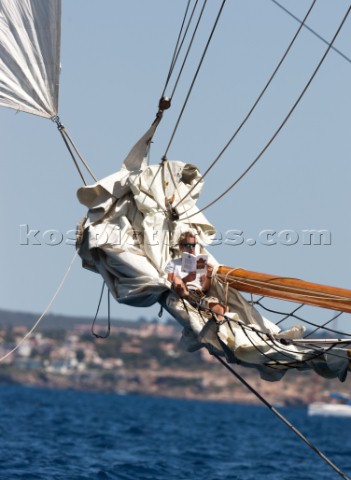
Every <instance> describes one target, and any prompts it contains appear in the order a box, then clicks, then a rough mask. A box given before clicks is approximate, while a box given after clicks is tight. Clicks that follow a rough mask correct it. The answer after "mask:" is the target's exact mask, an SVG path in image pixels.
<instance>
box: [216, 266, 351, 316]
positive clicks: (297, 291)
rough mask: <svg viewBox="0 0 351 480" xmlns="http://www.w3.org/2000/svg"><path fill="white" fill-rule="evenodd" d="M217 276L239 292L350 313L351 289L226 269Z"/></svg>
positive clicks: (239, 269) (221, 269)
mask: <svg viewBox="0 0 351 480" xmlns="http://www.w3.org/2000/svg"><path fill="white" fill-rule="evenodd" d="M217 277H218V278H219V279H220V280H222V281H223V282H226V283H227V284H228V285H229V286H230V287H233V288H235V289H236V290H239V291H240V292H247V293H252V294H257V295H264V296H266V297H272V298H277V299H281V300H289V301H291V302H298V303H304V304H306V305H314V306H318V307H323V308H329V309H331V310H338V311H342V312H346V313H351V290H347V289H343V288H337V287H331V286H327V285H320V284H318V283H311V282H306V281H304V280H299V279H296V278H287V277H279V276H277V275H270V274H266V273H258V272H251V271H248V270H244V269H243V268H230V267H225V266H220V267H219V268H218V271H217Z"/></svg>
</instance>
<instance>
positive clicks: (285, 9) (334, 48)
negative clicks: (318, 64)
mask: <svg viewBox="0 0 351 480" xmlns="http://www.w3.org/2000/svg"><path fill="white" fill-rule="evenodd" d="M271 1H272V2H273V3H275V4H276V5H277V6H278V7H279V8H281V9H282V10H284V12H286V13H287V14H288V15H290V17H292V18H293V19H294V20H296V21H298V22H299V23H301V20H300V19H299V18H298V17H296V16H295V15H294V14H293V13H291V12H290V11H289V10H288V9H287V8H285V7H283V5H281V4H280V3H279V2H277V1H276V0H271ZM304 27H305V28H307V30H309V31H310V32H311V33H313V35H315V36H316V37H317V38H319V39H320V40H322V42H324V43H325V44H327V45H329V42H328V40H326V39H325V38H323V37H322V36H321V35H319V33H317V32H316V31H315V30H312V28H311V27H309V26H308V25H304ZM331 48H332V49H333V50H334V52H336V53H338V54H339V55H341V56H342V57H343V58H344V59H345V60H347V61H348V62H349V63H351V58H349V57H347V56H346V55H345V54H344V53H342V52H341V51H340V50H338V49H337V48H336V47H334V46H332V47H331Z"/></svg>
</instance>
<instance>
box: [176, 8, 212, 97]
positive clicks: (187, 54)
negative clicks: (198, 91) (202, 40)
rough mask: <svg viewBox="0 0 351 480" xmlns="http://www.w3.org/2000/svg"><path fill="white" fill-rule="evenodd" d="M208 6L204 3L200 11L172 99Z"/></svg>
mask: <svg viewBox="0 0 351 480" xmlns="http://www.w3.org/2000/svg"><path fill="white" fill-rule="evenodd" d="M206 4H207V0H205V1H204V4H203V6H202V9H201V11H200V15H199V18H198V20H197V22H196V25H195V28H194V31H193V34H192V36H191V39H190V42H189V45H188V48H187V51H186V53H185V56H184V60H183V63H182V66H181V67H180V70H179V73H178V77H177V80H176V81H175V84H174V87H173V90H172V93H171V97H172V98H173V96H174V94H175V91H176V89H177V86H178V83H179V80H180V77H181V74H182V72H183V70H184V67H185V64H186V61H187V59H188V56H189V53H190V50H191V47H192V46H193V43H194V39H195V35H196V32H197V30H198V28H199V25H200V21H201V18H202V15H203V13H204V11H205V7H206Z"/></svg>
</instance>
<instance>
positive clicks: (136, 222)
mask: <svg viewBox="0 0 351 480" xmlns="http://www.w3.org/2000/svg"><path fill="white" fill-rule="evenodd" d="M153 131H154V130H153V127H151V128H150V129H149V130H148V131H147V132H146V133H145V134H144V135H143V137H142V138H141V139H140V140H139V142H137V144H136V145H135V146H134V147H133V149H132V150H131V152H130V154H129V155H128V156H127V158H126V160H125V161H124V162H123V164H122V168H121V170H120V171H118V172H116V173H114V174H112V175H110V176H109V177H106V178H104V179H102V180H100V181H98V182H97V183H95V184H94V185H91V186H86V187H82V188H81V189H79V190H78V198H79V200H80V202H81V203H82V204H83V205H85V206H86V207H88V213H87V216H86V217H85V218H84V219H83V220H82V222H81V224H80V228H79V235H78V239H77V248H78V252H79V255H80V256H81V257H82V260H83V266H84V267H85V268H88V269H90V270H92V271H94V272H97V273H100V274H101V276H102V277H103V278H104V280H105V282H106V284H107V286H108V288H109V290H110V292H111V293H112V295H113V296H114V297H115V298H116V300H117V301H118V302H120V303H124V304H128V305H131V306H137V307H144V306H149V305H152V304H154V303H156V302H159V303H160V304H161V305H162V306H163V307H164V308H165V309H166V310H167V311H168V312H169V313H170V314H171V315H172V316H173V317H174V318H175V319H176V320H177V321H178V322H179V323H180V324H181V325H182V326H183V334H182V338H181V344H182V345H183V347H184V348H185V349H186V350H188V351H195V350H197V349H200V348H203V347H205V348H207V349H208V350H209V352H212V353H216V354H218V355H222V356H225V357H226V359H227V361H228V362H231V363H240V364H241V365H244V366H247V367H252V368H256V369H257V370H258V372H259V373H260V375H261V377H262V378H263V379H265V380H269V381H277V380H280V379H281V378H282V377H283V375H284V374H285V373H286V371H287V370H288V369H290V368H297V369H301V370H303V369H314V370H315V371H316V372H317V373H318V374H320V375H321V376H323V377H326V378H332V377H338V378H339V379H340V380H342V381H343V380H345V378H346V374H347V372H348V370H349V368H350V362H349V359H350V358H351V350H349V349H347V348H335V347H333V348H331V347H330V346H329V347H326V348H323V347H322V348H318V349H317V350H316V348H312V347H306V346H301V345H296V344H289V343H287V342H286V341H282V339H283V340H286V339H288V340H289V339H294V338H301V336H302V334H303V328H302V327H301V326H300V325H298V326H297V327H294V328H292V329H290V330H288V331H281V329H280V328H279V327H278V326H276V325H275V324H274V323H273V322H270V321H269V320H268V319H266V318H264V317H262V316H261V314H260V313H259V312H258V310H256V309H255V308H254V307H253V306H252V305H251V304H250V303H248V302H247V301H246V299H245V298H244V297H243V296H242V295H241V294H240V293H239V292H238V291H237V290H236V289H234V288H232V287H231V286H230V285H228V284H227V283H226V282H225V281H223V280H222V279H221V278H220V277H219V276H215V277H214V280H213V282H212V286H211V289H210V291H209V292H208V293H209V295H211V296H212V295H213V296H215V297H217V298H220V299H222V300H223V302H224V303H225V304H226V305H228V307H229V313H228V314H226V319H225V321H223V322H221V323H220V324H219V323H217V322H216V321H215V320H214V319H213V318H209V317H211V316H209V315H206V312H204V311H202V310H199V309H198V308H197V307H195V306H193V305H191V304H190V303H189V302H187V301H185V300H183V299H180V298H179V297H178V296H177V295H176V294H175V293H174V292H173V290H172V288H171V284H170V282H169V281H168V280H167V275H166V273H165V267H166V265H167V263H168V262H169V260H170V259H171V257H172V255H173V254H174V253H176V245H177V240H178V238H179V235H180V234H181V233H182V232H186V231H192V232H193V233H194V234H196V235H197V248H198V251H197V252H196V253H207V254H208V255H209V258H210V259H209V261H210V262H211V263H212V264H213V265H214V266H215V269H218V267H219V265H218V262H217V261H216V260H215V259H214V258H213V257H212V255H210V254H209V252H208V251H207V250H206V245H208V244H209V242H210V240H211V236H212V235H213V234H214V233H215V229H214V227H213V226H212V225H211V224H210V223H209V221H208V220H207V219H206V217H205V216H204V215H203V214H202V213H201V212H199V210H198V208H197V207H196V201H197V199H198V197H199V195H200V192H201V189H202V187H203V180H202V178H201V175H200V172H199V170H198V169H197V167H196V166H195V165H193V164H190V163H183V162H180V161H163V162H162V163H161V164H160V165H147V162H146V160H145V155H146V150H147V146H148V144H149V142H150V135H151V136H152V134H153ZM192 187H195V188H194V189H193V190H192ZM188 193H189V195H187V194H188ZM178 202H179V203H178ZM173 205H177V211H175V210H174V208H173ZM178 215H179V216H180V217H181V220H180V219H179V216H178ZM188 217H189V218H188Z"/></svg>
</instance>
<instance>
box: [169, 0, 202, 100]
mask: <svg viewBox="0 0 351 480" xmlns="http://www.w3.org/2000/svg"><path fill="white" fill-rule="evenodd" d="M190 1H191V0H188V4H187V7H186V9H185V14H184V18H183V22H182V26H181V28H180V31H179V35H178V39H177V42H176V46H175V48H174V53H173V57H172V61H171V66H170V68H169V72H168V75H167V79H166V83H165V86H164V88H163V92H162V95H161V98H162V97H164V96H165V94H166V89H167V86H168V83H169V81H170V79H171V76H172V73H173V70H174V67H175V65H176V62H177V59H178V56H179V54H180V51H181V49H182V46H183V43H184V40H185V38H186V36H187V33H188V30H189V27H190V24H191V21H192V19H193V16H194V13H195V9H196V6H197V4H198V0H196V2H195V5H194V8H193V10H192V13H191V15H190V19H189V20H188V25H187V27H186V29H185V32H184V35H183V39H182V41H181V42H180V38H181V35H182V31H183V28H184V24H185V20H186V17H187V15H188V10H189V7H190ZM179 43H180V45H179Z"/></svg>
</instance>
